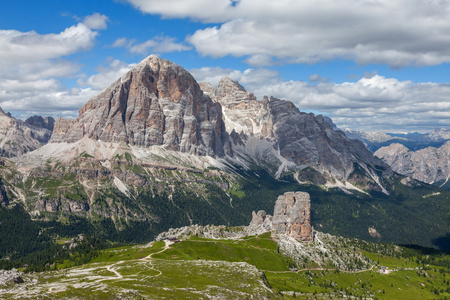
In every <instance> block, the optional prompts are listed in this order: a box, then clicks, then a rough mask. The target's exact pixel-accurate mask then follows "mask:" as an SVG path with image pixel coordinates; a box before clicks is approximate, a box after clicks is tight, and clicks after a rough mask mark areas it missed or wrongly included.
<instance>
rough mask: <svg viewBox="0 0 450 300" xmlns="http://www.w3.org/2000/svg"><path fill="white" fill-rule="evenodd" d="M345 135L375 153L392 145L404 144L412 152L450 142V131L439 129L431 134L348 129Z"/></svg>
mask: <svg viewBox="0 0 450 300" xmlns="http://www.w3.org/2000/svg"><path fill="white" fill-rule="evenodd" d="M345 134H346V135H347V136H348V137H349V138H352V139H357V140H360V141H361V142H363V143H364V145H366V147H367V148H368V149H369V150H370V151H372V152H375V151H377V150H378V149H380V148H381V147H385V146H389V145H390V144H393V143H397V144H402V145H403V146H405V147H407V148H408V149H410V150H412V151H416V150H420V149H424V148H427V147H440V146H442V145H443V144H445V143H446V142H447V141H448V140H450V129H445V128H437V129H434V130H433V131H432V132H430V133H418V132H415V133H405V134H403V133H384V132H379V131H371V132H365V131H355V130H351V129H346V130H345Z"/></svg>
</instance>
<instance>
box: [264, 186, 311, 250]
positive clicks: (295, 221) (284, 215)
mask: <svg viewBox="0 0 450 300" xmlns="http://www.w3.org/2000/svg"><path fill="white" fill-rule="evenodd" d="M272 224H273V228H274V229H275V230H276V231H277V232H278V233H285V234H287V235H289V236H291V237H293V238H294V239H296V240H299V241H303V242H312V241H313V232H312V227H311V199H310V197H309V194H308V193H305V192H296V193H294V192H287V193H284V195H281V196H279V197H278V199H277V202H275V208H274V211H273V221H272Z"/></svg>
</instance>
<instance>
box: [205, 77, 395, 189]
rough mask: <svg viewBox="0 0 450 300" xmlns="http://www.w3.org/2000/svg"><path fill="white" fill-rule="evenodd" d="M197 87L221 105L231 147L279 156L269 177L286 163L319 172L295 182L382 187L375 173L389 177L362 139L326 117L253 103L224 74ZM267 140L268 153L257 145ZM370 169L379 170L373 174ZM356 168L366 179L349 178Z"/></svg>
mask: <svg viewBox="0 0 450 300" xmlns="http://www.w3.org/2000/svg"><path fill="white" fill-rule="evenodd" d="M201 86H202V88H204V89H205V93H207V94H208V95H210V96H211V98H212V99H213V100H214V101H216V102H218V103H220V104H221V105H222V109H223V117H224V122H225V126H226V129H227V131H228V132H230V134H231V137H232V138H233V141H234V144H235V145H238V144H240V143H242V145H245V146H244V148H245V151H246V152H247V153H248V154H250V155H251V156H253V157H255V156H258V154H260V153H261V155H260V156H261V159H260V162H261V163H265V162H267V161H269V160H271V159H272V160H279V163H278V165H279V168H278V170H275V172H276V174H274V175H276V176H280V175H281V173H282V172H283V171H284V169H286V168H287V169H288V168H289V165H291V166H294V170H299V169H304V168H306V167H312V168H313V169H315V170H316V171H317V172H319V173H321V174H322V176H323V177H322V179H317V180H312V179H313V177H312V176H309V175H308V176H303V178H299V180H300V181H313V182H314V183H320V184H325V183H326V181H327V180H331V181H333V180H334V179H338V180H343V181H349V182H354V183H357V182H358V183H362V185H363V186H364V185H367V186H368V187H369V188H373V189H378V190H383V191H384V188H383V187H382V185H381V184H380V178H379V177H381V176H380V175H383V174H382V173H386V174H387V175H389V174H390V172H391V171H390V169H389V167H388V166H387V165H386V164H385V163H383V162H382V161H381V160H379V159H377V158H376V157H374V156H373V155H372V153H371V152H370V151H369V150H367V148H366V147H365V146H364V145H363V143H361V142H360V141H356V140H352V139H349V138H348V137H347V136H346V135H345V134H344V133H343V132H342V131H340V130H335V128H333V126H332V125H331V124H330V122H329V120H327V119H326V118H325V117H323V116H321V115H319V116H315V115H314V114H312V113H309V114H307V113H304V112H300V110H299V109H298V108H297V107H296V106H295V105H294V104H293V103H292V102H290V101H285V100H280V99H276V98H273V97H271V98H270V99H269V98H268V97H264V99H263V100H262V101H258V100H257V99H256V97H255V96H254V95H253V94H252V93H249V92H247V91H246V90H245V89H244V87H242V86H241V85H240V84H239V83H238V82H236V81H234V80H232V79H230V78H228V77H225V78H223V79H222V80H221V81H220V83H219V84H218V85H217V87H216V88H215V89H212V88H211V86H210V85H207V84H202V85H201ZM238 134H239V136H238ZM266 141H268V142H270V143H271V144H270V145H271V146H270V147H269V149H268V150H269V151H267V150H261V147H266V148H267V142H266ZM258 148H259V149H258ZM268 152H272V154H271V153H268ZM270 156H271V157H272V158H271V157H270ZM270 164H272V165H274V164H275V163H270ZM375 169H377V170H382V171H381V173H379V172H378V174H377V171H375ZM355 172H356V173H362V172H363V173H365V174H364V176H365V177H366V178H368V179H369V180H366V179H364V178H359V177H358V176H353V175H354V173H355ZM324 178H325V179H324ZM361 180H362V181H364V182H362V181H361ZM368 181H372V183H371V184H368Z"/></svg>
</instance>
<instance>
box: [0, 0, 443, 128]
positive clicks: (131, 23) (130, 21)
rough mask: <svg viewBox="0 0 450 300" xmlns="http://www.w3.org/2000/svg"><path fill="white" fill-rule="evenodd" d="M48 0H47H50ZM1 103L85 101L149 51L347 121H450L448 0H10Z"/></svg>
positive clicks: (369, 124) (14, 106) (56, 111)
mask: <svg viewBox="0 0 450 300" xmlns="http://www.w3.org/2000/svg"><path fill="white" fill-rule="evenodd" d="M43 3H44V4H43ZM0 8H1V9H0V106H1V107H2V108H3V109H4V110H5V111H10V112H12V113H13V115H14V116H16V117H20V118H26V117H28V116H30V115H34V114H38V115H52V116H55V117H58V116H63V117H77V112H78V109H79V108H80V107H81V106H82V105H83V104H84V103H85V102H87V100H89V98H90V97H92V96H94V95H95V94H97V93H98V92H100V91H101V90H102V89H104V88H106V87H107V86H108V85H109V84H111V83H112V82H113V81H115V80H116V79H117V78H118V77H120V76H121V75H122V74H123V73H125V72H127V71H128V70H129V69H130V68H132V67H133V65H134V64H136V63H138V62H139V61H140V60H142V59H143V58H145V57H146V56H148V55H150V54H157V55H158V56H160V57H162V58H165V59H168V60H171V61H173V62H175V63H177V64H179V65H181V66H183V67H184V68H186V69H187V70H188V71H190V72H191V73H192V74H193V75H194V77H195V78H196V79H197V80H198V81H210V82H211V83H212V84H213V85H214V84H217V83H218V81H219V80H220V78H221V77H222V76H230V77H231V78H233V79H235V80H238V81H239V82H240V83H241V84H242V85H244V86H245V87H246V89H247V90H249V91H251V92H254V93H255V95H256V96H257V97H258V98H259V99H260V98H262V96H263V95H268V96H274V97H277V98H282V99H287V100H291V101H292V102H294V103H295V104H296V105H297V106H298V107H299V109H300V110H301V111H305V112H314V113H322V114H324V115H327V116H330V117H331V118H332V119H333V120H334V121H335V123H336V124H337V125H338V126H339V127H341V128H347V127H348V128H352V129H355V130H367V131H370V130H380V131H387V132H400V131H401V132H412V131H421V132H424V131H430V130H432V129H433V128H438V127H444V128H449V127H450V83H449V70H450V66H449V62H450V22H448V20H447V19H448V16H449V14H450V3H449V1H445V0H427V1H421V0H408V1H406V0H391V1H387V0H339V1H336V0H333V1H332V0H315V1H312V0H303V1H295V0H276V1H261V0H240V1H230V0H165V1H161V0H158V1H156V0H116V1H114V0H99V1H84V0H79V1H60V0H47V1H45V2H41V1H39V2H38V1H1V4H0Z"/></svg>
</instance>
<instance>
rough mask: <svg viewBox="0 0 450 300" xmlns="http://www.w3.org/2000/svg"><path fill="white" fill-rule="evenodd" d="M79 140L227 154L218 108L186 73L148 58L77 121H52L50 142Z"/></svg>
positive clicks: (92, 102)
mask: <svg viewBox="0 0 450 300" xmlns="http://www.w3.org/2000/svg"><path fill="white" fill-rule="evenodd" d="M85 135H87V136H88V137H89V138H92V139H98V140H102V141H105V142H124V143H127V144H130V145H139V146H152V145H161V146H164V147H165V148H166V149H169V150H175V151H180V152H187V153H192V154H197V155H211V156H215V155H217V156H223V155H224V154H225V153H227V152H229V149H228V148H227V143H228V135H227V133H226V131H225V126H224V123H223V121H222V111H221V107H220V105H219V104H218V103H214V102H213V101H212V100H211V99H210V98H209V97H208V96H206V95H204V94H203V92H202V90H201V88H200V86H199V85H198V83H197V82H196V81H195V79H194V78H193V77H192V75H191V74H189V73H188V72H187V71H186V70H184V69H183V68H182V67H180V66H178V65H176V64H174V63H172V62H169V61H167V60H164V59H160V58H158V57H156V56H154V55H151V56H149V57H147V58H146V59H144V60H143V61H142V62H140V63H139V64H138V65H137V66H136V67H135V68H133V69H132V70H131V71H129V72H128V73H127V74H125V75H123V76H122V77H121V78H119V79H118V80H117V81H116V82H115V83H113V84H112V85H111V86H110V87H109V88H107V89H106V90H104V91H103V92H102V93H100V94H99V95H97V96H95V97H94V98H92V99H91V100H89V101H88V102H87V103H86V104H85V105H84V106H83V107H82V108H81V109H80V111H79V117H78V119H77V120H75V121H67V120H64V119H58V120H57V122H56V124H55V132H54V134H53V136H52V139H51V142H74V141H76V140H79V139H80V138H81V137H83V136H85Z"/></svg>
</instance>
